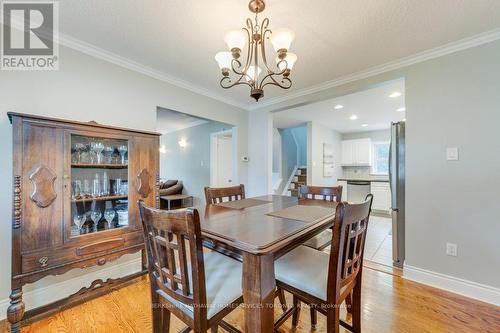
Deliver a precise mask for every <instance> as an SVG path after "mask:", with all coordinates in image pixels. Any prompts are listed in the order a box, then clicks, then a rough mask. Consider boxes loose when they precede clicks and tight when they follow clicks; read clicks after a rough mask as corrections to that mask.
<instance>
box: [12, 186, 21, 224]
mask: <svg viewBox="0 0 500 333" xmlns="http://www.w3.org/2000/svg"><path fill="white" fill-rule="evenodd" d="M13 200H14V205H13V206H14V209H13V211H12V228H14V229H17V228H19V227H20V226H21V176H15V177H14V196H13Z"/></svg>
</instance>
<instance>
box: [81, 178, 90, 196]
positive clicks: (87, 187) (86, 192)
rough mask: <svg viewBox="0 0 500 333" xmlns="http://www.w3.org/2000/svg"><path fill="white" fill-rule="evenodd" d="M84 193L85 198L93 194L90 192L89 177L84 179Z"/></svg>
mask: <svg viewBox="0 0 500 333" xmlns="http://www.w3.org/2000/svg"><path fill="white" fill-rule="evenodd" d="M82 195H83V197H85V198H89V197H90V196H91V193H90V182H89V180H88V179H84V180H83V191H82Z"/></svg>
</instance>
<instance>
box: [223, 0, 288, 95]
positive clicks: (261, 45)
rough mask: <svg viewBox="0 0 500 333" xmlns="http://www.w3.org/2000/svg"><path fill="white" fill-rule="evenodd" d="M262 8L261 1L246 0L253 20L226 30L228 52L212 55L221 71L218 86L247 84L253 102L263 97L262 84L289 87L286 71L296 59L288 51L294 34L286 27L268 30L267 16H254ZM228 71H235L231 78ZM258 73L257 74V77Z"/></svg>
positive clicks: (226, 86)
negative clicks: (269, 54)
mask: <svg viewBox="0 0 500 333" xmlns="http://www.w3.org/2000/svg"><path fill="white" fill-rule="evenodd" d="M265 7H266V3H265V2H264V0H252V1H250V3H249V4H248V8H249V9H250V11H251V12H252V13H254V14H255V18H254V20H253V21H252V19H250V18H248V19H247V22H246V25H247V26H246V28H242V29H241V30H234V31H230V32H228V33H227V34H226V36H225V38H224V40H225V42H226V44H227V46H228V48H229V51H230V52H228V51H225V52H219V53H217V54H216V55H215V60H216V61H217V63H218V64H219V67H220V69H221V72H222V79H221V80H220V85H221V87H222V88H224V89H229V88H232V87H234V86H236V85H240V84H246V85H248V86H249V87H250V96H251V97H253V98H255V100H256V101H258V100H259V98H261V97H262V96H264V87H265V86H267V85H273V86H278V87H280V88H283V89H289V88H290V87H291V86H292V80H290V72H291V70H292V68H293V65H294V64H295V62H296V61H297V56H296V55H295V54H294V53H291V52H288V49H289V48H290V44H291V43H292V41H293V39H294V37H295V35H294V33H293V32H292V31H290V30H288V29H278V30H275V31H274V32H272V31H271V30H270V29H268V26H269V19H268V18H265V19H264V20H263V21H262V22H261V23H259V21H258V18H257V15H258V14H259V13H261V12H262V11H263V10H264V8H265ZM269 38H270V39H271V43H272V44H273V47H274V50H275V51H276V65H275V66H274V65H273V66H270V65H268V63H267V57H266V47H265V40H266V39H269ZM247 43H248V47H247V55H246V59H245V60H243V61H241V59H240V56H241V53H242V51H243V50H244V48H245V45H246V44H247ZM259 55H260V56H259ZM271 59H272V58H271ZM259 65H260V66H259ZM230 72H232V73H234V74H236V75H235V76H236V78H235V79H234V80H233V79H231V77H230V76H229V74H230ZM261 73H262V76H261ZM259 76H261V78H260V79H259Z"/></svg>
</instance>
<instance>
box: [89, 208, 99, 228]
mask: <svg viewBox="0 0 500 333" xmlns="http://www.w3.org/2000/svg"><path fill="white" fill-rule="evenodd" d="M101 217H102V213H101V211H100V210H98V209H95V210H93V211H91V212H90V219H91V220H92V222H94V231H97V223H99V221H100V220H101Z"/></svg>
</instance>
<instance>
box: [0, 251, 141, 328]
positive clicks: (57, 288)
mask: <svg viewBox="0 0 500 333" xmlns="http://www.w3.org/2000/svg"><path fill="white" fill-rule="evenodd" d="M141 262H142V261H141V258H134V259H132V260H128V261H126V262H123V263H119V264H113V265H110V266H108V267H106V266H104V267H103V268H102V269H100V270H98V271H95V272H91V273H87V274H83V275H80V276H77V277H74V278H71V279H68V280H64V281H61V282H58V283H54V284H50V285H47V286H45V287H42V288H38V289H35V290H30V291H28V292H25V293H23V301H24V303H25V304H26V310H31V309H35V308H38V307H41V306H44V305H47V304H50V303H53V302H56V301H58V300H61V299H64V298H66V297H68V296H69V295H72V294H74V293H76V292H78V290H80V289H81V288H82V287H85V286H89V285H90V284H91V283H92V281H94V280H97V279H103V280H106V279H108V278H115V279H116V278H120V277H124V276H127V275H131V274H134V273H137V272H139V271H141V267H142V266H141ZM9 305H10V299H9V298H6V299H3V300H1V301H0V320H3V319H5V318H6V316H7V308H8V307H9Z"/></svg>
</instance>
